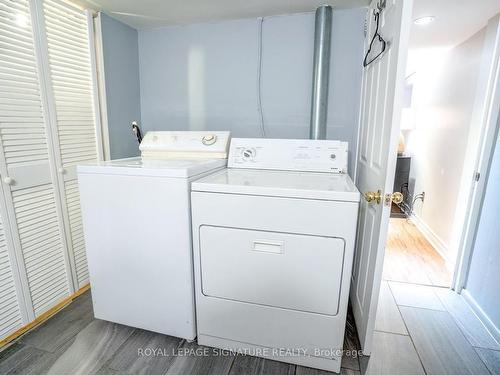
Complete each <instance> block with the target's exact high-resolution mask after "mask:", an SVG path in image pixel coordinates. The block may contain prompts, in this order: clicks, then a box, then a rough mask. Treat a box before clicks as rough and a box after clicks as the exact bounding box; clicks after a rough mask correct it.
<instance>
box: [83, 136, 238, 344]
mask: <svg viewBox="0 0 500 375" xmlns="http://www.w3.org/2000/svg"><path fill="white" fill-rule="evenodd" d="M228 144H229V132H214V133H212V132H152V133H148V134H147V135H146V137H145V138H144V140H143V142H142V143H141V149H142V151H143V153H144V152H145V151H147V152H148V154H147V155H145V157H144V159H141V158H131V159H122V160H114V161H109V162H103V163H100V164H98V165H88V166H78V182H79V188H80V200H81V207H82V217H83V226H84V233H85V242H86V251H87V260H88V266H89V273H90V282H91V285H92V301H93V306H94V314H95V316H96V318H99V319H104V320H108V321H112V322H116V323H120V324H125V325H128V326H132V327H138V328H143V329H146V330H150V331H154V332H160V333H164V334H167V335H172V336H177V337H182V338H185V339H188V340H193V339H194V338H195V337H196V325H195V307H194V280H193V261H192V241H191V215H190V185H191V182H192V181H194V180H196V179H198V178H200V177H203V176H206V175H208V174H210V173H213V172H214V171H217V170H220V169H221V168H223V167H225V166H226V162H227V159H226V156H227V148H228ZM155 158H156V159H155ZM159 159H162V160H159Z"/></svg>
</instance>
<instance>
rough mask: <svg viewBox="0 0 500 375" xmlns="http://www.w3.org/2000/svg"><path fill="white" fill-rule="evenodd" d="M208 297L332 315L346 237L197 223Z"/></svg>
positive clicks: (335, 305) (336, 308) (202, 275)
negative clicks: (199, 225) (199, 224)
mask: <svg viewBox="0 0 500 375" xmlns="http://www.w3.org/2000/svg"><path fill="white" fill-rule="evenodd" d="M200 248H201V284H202V292H203V294H204V295H206V296H210V297H218V298H224V299H230V300H235V301H241V302H248V303H254V304H260V305H266V306H274V307H280V308H285V309H293V310H300V311H307V312H313V313H319V314H326V315H336V314H337V311H338V305H339V296H340V287H341V277H342V265H343V261H344V240H343V239H340V238H333V237H320V236H310V235H303V234H291V233H278V232H267V231H255V230H247V229H234V228H226V227H215V226H201V228H200Z"/></svg>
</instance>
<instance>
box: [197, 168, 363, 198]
mask: <svg viewBox="0 0 500 375" xmlns="http://www.w3.org/2000/svg"><path fill="white" fill-rule="evenodd" d="M191 190H192V191H202V192H212V193H226V194H246V195H264V196H273V197H288V198H305V199H323V200H336V201H344V202H359V200H360V194H359V191H358V189H356V186H355V185H354V183H353V182H352V180H351V178H350V177H349V176H348V175H346V174H334V173H313V172H300V171H276V170H251V169H235V168H227V169H223V170H222V171H220V172H216V173H214V174H211V175H209V176H207V177H204V178H201V179H199V180H196V181H194V182H193V183H192V184H191Z"/></svg>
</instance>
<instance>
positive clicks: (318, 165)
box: [228, 138, 348, 173]
mask: <svg viewBox="0 0 500 375" xmlns="http://www.w3.org/2000/svg"><path fill="white" fill-rule="evenodd" d="M347 153H348V143H347V142H341V141H332V140H313V139H265V138H233V139H232V140H231V146H230V149H229V160H228V167H229V168H251V169H275V170H291V171H308V172H331V173H347V157H348V155H347Z"/></svg>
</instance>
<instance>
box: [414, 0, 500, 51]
mask: <svg viewBox="0 0 500 375" xmlns="http://www.w3.org/2000/svg"><path fill="white" fill-rule="evenodd" d="M499 12H500V0H414V6H413V19H416V18H419V17H422V16H435V17H436V19H435V20H434V21H433V22H432V23H430V24H428V25H426V26H418V25H412V29H411V37H410V48H412V49H416V48H430V47H436V48H437V47H449V46H454V45H456V44H459V43H461V42H463V41H464V40H466V39H467V38H469V37H470V36H472V35H473V34H475V33H476V32H477V31H479V30H481V29H482V28H483V27H484V26H486V24H487V22H488V20H489V19H490V18H491V17H493V16H494V15H495V14H497V13H499Z"/></svg>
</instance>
